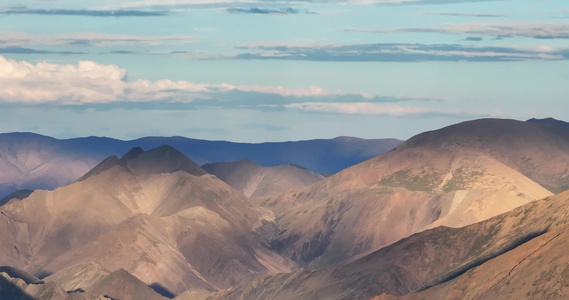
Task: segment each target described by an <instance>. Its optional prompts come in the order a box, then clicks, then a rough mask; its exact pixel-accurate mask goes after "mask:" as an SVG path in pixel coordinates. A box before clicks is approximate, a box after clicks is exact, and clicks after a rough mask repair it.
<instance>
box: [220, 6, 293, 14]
mask: <svg viewBox="0 0 569 300" xmlns="http://www.w3.org/2000/svg"><path fill="white" fill-rule="evenodd" d="M226 11H227V12H229V13H232V14H254V15H296V14H300V13H302V12H301V11H300V10H298V9H295V8H292V7H287V8H277V9H271V8H258V7H252V8H228V9H226Z"/></svg>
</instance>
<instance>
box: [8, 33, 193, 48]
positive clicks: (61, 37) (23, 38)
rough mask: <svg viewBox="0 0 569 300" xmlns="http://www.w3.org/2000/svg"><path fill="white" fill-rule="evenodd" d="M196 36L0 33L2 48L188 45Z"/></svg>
mask: <svg viewBox="0 0 569 300" xmlns="http://www.w3.org/2000/svg"><path fill="white" fill-rule="evenodd" d="M198 38H199V36H196V35H169V36H143V35H125V34H105V33H98V32H80V33H62V34H31V33H25V32H8V31H3V32H0V47H15V46H19V47H22V46H38V45H42V46H77V45H90V46H120V45H159V44H164V43H177V44H180V43H181V44H187V43H192V42H195V40H196V39H198Z"/></svg>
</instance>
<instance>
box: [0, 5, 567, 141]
mask: <svg viewBox="0 0 569 300" xmlns="http://www.w3.org/2000/svg"><path fill="white" fill-rule="evenodd" d="M545 117H554V118H557V119H561V120H569V1H567V0H515V1H514V0H90V1H76V0H18V1H12V0H1V1H0V132H15V131H29V132H36V133H40V134H45V135H49V136H53V137H56V138H72V137H79V136H108V137H114V138H120V139H135V138H138V137H143V136H185V137H191V138H199V139H208V140H229V141H236V142H267V141H287V140H306V139H315V138H333V137H336V136H354V137H361V138H399V139H407V138H409V137H411V136H413V135H415V134H418V133H421V132H424V131H427V130H434V129H438V128H441V127H444V126H448V125H451V124H454V123H458V122H462V121H466V120H471V119H477V118H511V119H518V120H526V119H529V118H545Z"/></svg>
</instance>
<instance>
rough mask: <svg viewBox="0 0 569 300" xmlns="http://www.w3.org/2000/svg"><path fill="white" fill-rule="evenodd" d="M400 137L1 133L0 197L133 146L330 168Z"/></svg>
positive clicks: (211, 158)
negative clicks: (240, 138)
mask: <svg viewBox="0 0 569 300" xmlns="http://www.w3.org/2000/svg"><path fill="white" fill-rule="evenodd" d="M400 142H401V141H399V140H395V139H378V140H364V139H358V138H350V137H339V138H335V139H331V140H310V141H299V142H282V143H262V144H247V143H232V142H224V141H205V140H196V139H189V138H184V137H146V138H141V139H136V140H131V141H122V140H116V139H111V138H102V137H85V138H75V139H67V140H57V139H54V138H50V137H46V136H41V135H37V134H32V133H5V134H0V170H1V171H2V172H0V199H1V198H3V197H4V196H6V195H8V194H10V193H12V192H14V191H16V190H19V189H54V188H56V187H59V186H63V185H65V184H68V183H71V182H72V181H74V180H76V179H77V178H79V177H81V176H82V175H83V174H85V173H86V172H87V171H89V170H90V169H91V168H93V167H94V166H95V165H96V164H98V163H99V162H100V161H102V160H103V159H105V158H106V157H109V156H112V155H115V156H118V155H122V154H124V153H126V152H127V151H129V150H130V149H132V148H134V147H141V148H142V149H144V150H148V149H153V148H156V147H159V146H162V145H169V146H172V147H174V148H176V149H178V150H179V151H180V152H182V153H183V154H184V155H186V156H187V157H189V158H190V159H192V160H193V161H194V162H196V163H197V164H200V165H201V164H206V163H214V162H231V161H237V160H240V159H249V160H251V161H253V162H255V163H257V164H260V165H263V166H277V165H283V164H294V165H299V166H302V167H304V168H308V169H310V170H312V171H314V172H317V173H322V174H332V173H336V172H338V171H340V170H342V169H344V168H346V167H349V166H351V165H354V164H356V163H359V162H362V161H364V160H366V159H369V158H371V157H373V156H376V155H378V154H381V153H384V152H386V151H388V150H389V149H391V148H393V147H395V146H397V145H398V144H399V143H400Z"/></svg>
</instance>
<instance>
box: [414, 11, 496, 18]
mask: <svg viewBox="0 0 569 300" xmlns="http://www.w3.org/2000/svg"><path fill="white" fill-rule="evenodd" d="M421 15H424V16H445V17H475V18H502V17H505V16H506V15H505V14H476V13H457V12H422V13H421Z"/></svg>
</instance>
